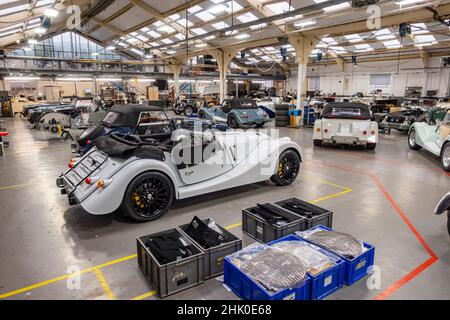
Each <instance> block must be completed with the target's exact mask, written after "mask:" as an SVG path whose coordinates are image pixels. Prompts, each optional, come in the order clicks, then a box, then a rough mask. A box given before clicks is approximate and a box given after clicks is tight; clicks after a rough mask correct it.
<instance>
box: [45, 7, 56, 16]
mask: <svg viewBox="0 0 450 320" xmlns="http://www.w3.org/2000/svg"><path fill="white" fill-rule="evenodd" d="M58 14H59V12H58V10H55V9H53V8H48V9H45V11H44V15H46V16H47V17H50V18H54V17H56V16H58Z"/></svg>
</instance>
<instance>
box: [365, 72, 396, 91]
mask: <svg viewBox="0 0 450 320" xmlns="http://www.w3.org/2000/svg"><path fill="white" fill-rule="evenodd" d="M377 90H381V91H382V92H383V93H390V92H391V75H390V74H371V75H370V88H369V91H370V92H374V91H377Z"/></svg>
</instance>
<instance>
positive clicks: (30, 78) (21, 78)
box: [5, 76, 41, 81]
mask: <svg viewBox="0 0 450 320" xmlns="http://www.w3.org/2000/svg"><path fill="white" fill-rule="evenodd" d="M5 80H9V81H34V80H41V78H40V77H31V76H30V77H27V76H26V77H5Z"/></svg>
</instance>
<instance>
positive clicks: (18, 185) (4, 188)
mask: <svg viewBox="0 0 450 320" xmlns="http://www.w3.org/2000/svg"><path fill="white" fill-rule="evenodd" d="M32 184H34V182H28V183H21V184H14V185H11V186H4V187H0V191H3V190H12V189H17V188H22V187H28V186H31V185H32Z"/></svg>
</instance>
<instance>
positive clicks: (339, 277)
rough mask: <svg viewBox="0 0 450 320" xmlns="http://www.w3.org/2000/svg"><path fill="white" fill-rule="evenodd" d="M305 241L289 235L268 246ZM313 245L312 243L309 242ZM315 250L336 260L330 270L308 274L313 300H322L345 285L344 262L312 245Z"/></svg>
mask: <svg viewBox="0 0 450 320" xmlns="http://www.w3.org/2000/svg"><path fill="white" fill-rule="evenodd" d="M299 240H300V241H304V242H308V241H305V240H304V239H302V238H300V237H297V236H295V235H288V236H286V237H283V238H280V239H278V240H275V241H272V242H269V243H268V245H272V244H275V243H278V242H282V241H299ZM308 243H309V244H311V243H310V242H308ZM311 245H312V247H313V248H314V249H316V250H317V251H319V252H320V253H322V254H324V255H326V256H328V257H330V258H332V259H334V260H336V264H335V266H333V267H331V268H328V269H327V270H324V271H322V272H320V273H318V274H316V275H312V274H308V275H309V277H310V278H311V295H310V296H311V299H313V300H321V299H323V298H325V297H326V296H328V295H330V294H332V293H333V292H335V291H336V290H338V289H339V288H341V287H342V286H343V284H344V261H343V260H342V259H341V258H340V257H339V256H337V255H335V254H333V253H331V252H329V251H327V250H325V249H323V248H320V247H318V246H316V245H313V244H311Z"/></svg>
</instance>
